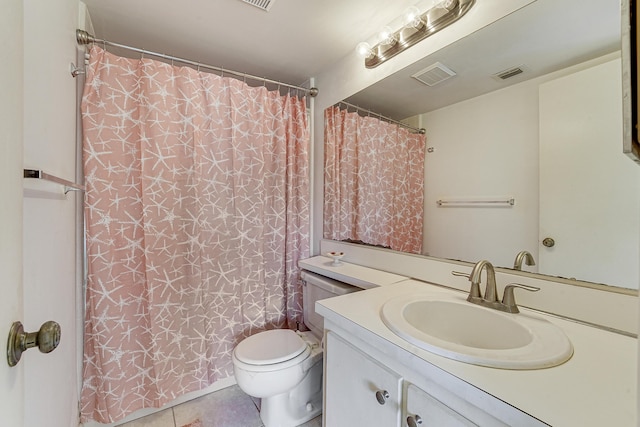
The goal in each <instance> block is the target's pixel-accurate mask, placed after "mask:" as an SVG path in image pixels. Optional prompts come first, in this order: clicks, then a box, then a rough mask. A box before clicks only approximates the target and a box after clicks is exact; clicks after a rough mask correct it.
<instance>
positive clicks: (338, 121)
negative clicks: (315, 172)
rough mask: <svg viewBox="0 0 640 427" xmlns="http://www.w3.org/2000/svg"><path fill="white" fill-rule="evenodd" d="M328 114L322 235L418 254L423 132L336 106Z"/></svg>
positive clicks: (421, 196) (422, 209) (421, 203)
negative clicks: (414, 132)
mask: <svg viewBox="0 0 640 427" xmlns="http://www.w3.org/2000/svg"><path fill="white" fill-rule="evenodd" d="M324 118H325V120H324V124H325V126H324V131H325V135H324V136H325V138H324V139H325V165H324V237H325V238H326V239H334V240H352V241H359V242H363V243H366V244H370V245H380V246H384V247H388V248H391V249H394V250H398V251H403V252H411V253H417V254H419V253H420V252H421V250H422V241H423V237H422V235H423V230H422V227H423V225H422V224H423V215H424V156H425V136H424V135H420V134H413V133H411V132H409V130H408V129H406V128H403V127H400V126H398V125H395V124H393V123H389V122H386V121H383V120H380V119H378V118H376V117H362V116H360V115H358V114H357V113H352V112H348V111H347V110H343V109H340V108H339V107H338V106H332V107H329V108H327V109H326V110H325V112H324Z"/></svg>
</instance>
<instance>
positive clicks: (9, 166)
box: [0, 0, 24, 427]
mask: <svg viewBox="0 0 640 427" xmlns="http://www.w3.org/2000/svg"><path fill="white" fill-rule="evenodd" d="M22 5H23V2H21V1H15V0H0V10H2V13H0V63H1V64H2V73H1V76H2V77H1V78H0V93H1V94H2V97H0V289H1V290H2V294H1V295H0V345H2V355H3V357H2V359H3V360H0V414H2V415H0V418H1V419H2V422H1V423H2V425H6V426H16V427H20V426H22V425H23V424H24V423H23V412H24V411H23V408H24V402H23V391H24V386H23V376H24V371H23V368H22V366H21V365H20V364H19V365H18V366H16V367H13V368H10V367H9V365H8V364H7V362H6V357H5V356H4V355H5V354H6V349H5V347H4V346H5V345H6V342H7V336H8V333H9V328H10V327H11V324H12V323H13V321H15V320H21V319H22V307H23V303H22V176H21V169H22V110H23V108H22V106H23V100H22V74H23V73H22V71H23V62H22V53H23V45H22V25H23V24H22V22H23V19H22V14H23V12H22V7H23V6H22Z"/></svg>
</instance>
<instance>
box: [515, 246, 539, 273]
mask: <svg viewBox="0 0 640 427" xmlns="http://www.w3.org/2000/svg"><path fill="white" fill-rule="evenodd" d="M522 261H524V263H525V264H527V265H536V262H535V261H534V260H533V255H531V253H530V252H528V251H520V252H518V255H516V260H515V261H514V262H513V269H514V270H522Z"/></svg>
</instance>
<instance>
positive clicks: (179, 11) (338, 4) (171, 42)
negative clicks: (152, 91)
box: [83, 0, 416, 84]
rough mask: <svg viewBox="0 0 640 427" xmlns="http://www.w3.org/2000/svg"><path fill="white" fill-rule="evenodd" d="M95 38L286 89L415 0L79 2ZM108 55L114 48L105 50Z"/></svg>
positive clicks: (332, 60) (346, 51)
mask: <svg viewBox="0 0 640 427" xmlns="http://www.w3.org/2000/svg"><path fill="white" fill-rule="evenodd" d="M83 1H84V3H85V4H86V5H87V8H88V10H89V14H90V16H91V21H92V23H93V26H94V29H95V35H96V36H97V37H99V38H104V39H106V40H109V41H113V42H117V43H121V44H126V45H129V46H135V47H138V48H142V49H145V50H149V51H154V52H158V53H164V54H167V55H173V56H178V57H181V58H186V59H190V60H193V61H197V62H201V63H204V64H209V65H214V66H219V67H224V68H226V69H230V70H236V71H240V72H244V73H248V74H253V75H256V76H260V77H265V78H268V79H272V80H278V81H282V82H285V83H290V84H303V83H304V82H306V81H307V80H308V79H309V77H313V76H316V75H318V74H319V73H320V72H321V71H322V70H323V69H324V68H326V67H327V66H328V65H330V64H333V63H335V62H337V61H338V60H340V59H341V58H343V57H344V56H345V55H350V54H355V48H356V45H357V44H358V43H359V42H361V41H363V40H367V39H369V38H370V37H371V36H372V34H375V32H376V31H378V29H380V28H382V27H383V26H385V25H387V24H389V23H390V22H392V21H393V20H394V19H395V18H396V17H397V16H399V15H400V14H402V12H403V11H404V10H405V9H406V8H407V7H408V6H410V5H412V4H415V3H416V0H394V1H388V0H275V1H273V2H272V6H271V8H270V10H269V11H268V12H265V11H263V10H261V9H259V8H257V7H255V6H252V5H250V4H248V3H245V2H243V1H242V0H180V1H172V0H83ZM110 49H111V48H110Z"/></svg>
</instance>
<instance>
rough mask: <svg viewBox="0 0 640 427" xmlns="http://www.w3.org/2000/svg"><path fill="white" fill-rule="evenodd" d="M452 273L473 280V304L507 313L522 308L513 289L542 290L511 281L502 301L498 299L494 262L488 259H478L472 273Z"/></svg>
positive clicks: (471, 296)
mask: <svg viewBox="0 0 640 427" xmlns="http://www.w3.org/2000/svg"><path fill="white" fill-rule="evenodd" d="M523 252H526V251H523ZM527 253H528V252H527ZM518 255H519V254H518ZM485 269H486V270H487V285H486V287H485V291H484V297H483V296H482V294H481V293H480V281H481V274H482V270H485ZM451 274H453V275H454V276H463V277H466V278H468V279H469V281H470V282H471V289H470V290H469V296H468V297H467V301H469V302H470V303H473V304H478V305H481V306H483V307H489V308H493V309H495V310H500V311H505V312H507V313H519V312H520V310H519V309H518V305H517V304H516V300H515V296H514V295H513V290H514V289H515V288H520V289H524V290H527V291H531V292H537V291H539V290H540V288H536V287H535V286H529V285H523V284H521V283H510V284H508V285H507V286H505V288H504V294H503V296H502V301H498V291H497V289H496V273H495V270H494V268H493V264H491V263H490V262H489V261H487V260H482V261H478V262H477V263H476V264H475V265H474V266H473V269H472V270H471V274H466V273H461V272H459V271H452V272H451Z"/></svg>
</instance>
